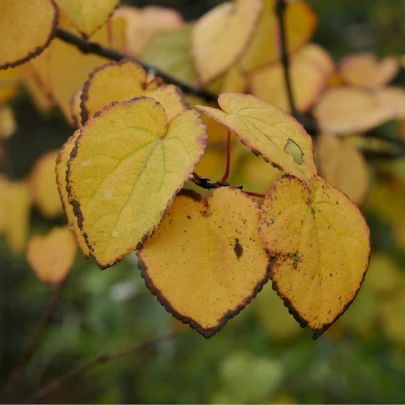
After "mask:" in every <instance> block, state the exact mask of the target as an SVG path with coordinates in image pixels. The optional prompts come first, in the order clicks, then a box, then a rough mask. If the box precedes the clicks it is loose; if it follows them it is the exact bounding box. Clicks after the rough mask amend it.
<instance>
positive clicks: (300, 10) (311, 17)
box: [241, 0, 318, 71]
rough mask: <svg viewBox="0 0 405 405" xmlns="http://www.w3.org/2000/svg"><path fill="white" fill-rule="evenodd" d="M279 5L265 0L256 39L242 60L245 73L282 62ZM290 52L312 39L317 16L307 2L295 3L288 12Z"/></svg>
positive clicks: (287, 28)
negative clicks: (277, 14) (276, 8)
mask: <svg viewBox="0 0 405 405" xmlns="http://www.w3.org/2000/svg"><path fill="white" fill-rule="evenodd" d="M275 7H276V2H275V1H274V0H264V10H263V13H262V16H261V19H260V21H259V23H258V26H257V28H256V31H255V34H254V37H253V40H252V42H251V43H250V45H249V47H248V48H247V50H246V52H245V53H244V55H243V57H242V59H241V65H242V67H243V69H244V70H246V71H249V70H252V69H255V68H258V67H263V66H265V65H268V64H270V63H273V62H275V61H277V60H279V59H280V56H281V48H280V46H281V41H280V27H279V23H278V19H277V16H276V14H275ZM284 18H285V26H286V31H287V32H286V37H287V49H288V51H289V52H293V51H295V50H297V49H299V48H300V47H301V46H303V45H304V44H305V43H306V42H308V41H309V40H310V38H311V37H312V35H313V33H314V31H315V28H316V26H317V22H318V21H317V17H316V15H315V14H314V12H313V11H312V9H311V7H310V6H309V4H308V3H306V2H305V1H294V2H290V4H288V5H287V7H286V10H285V16H284Z"/></svg>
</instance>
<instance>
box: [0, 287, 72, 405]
mask: <svg viewBox="0 0 405 405" xmlns="http://www.w3.org/2000/svg"><path fill="white" fill-rule="evenodd" d="M66 281H67V280H65V281H63V282H62V283H60V284H59V285H58V286H57V287H56V289H55V290H54V294H53V298H52V300H51V302H50V303H49V305H48V306H47V308H46V309H45V312H44V314H43V316H42V318H41V320H40V322H39V324H38V328H37V330H36V332H35V334H34V336H33V337H32V338H31V340H30V342H29V344H28V346H27V347H26V349H25V350H24V352H23V353H22V355H21V356H20V358H19V359H18V360H17V363H16V364H15V366H14V369H13V370H12V372H11V374H10V377H9V378H8V380H7V383H6V385H5V386H4V388H3V390H2V392H1V394H0V403H2V402H4V401H5V400H6V399H7V397H8V395H9V394H10V393H11V391H12V389H13V388H14V387H15V385H16V384H17V382H18V381H19V379H20V378H21V376H22V374H23V372H24V370H25V369H26V367H27V365H28V363H29V361H30V360H31V358H32V356H33V354H34V353H35V351H36V349H37V348H38V346H39V344H40V343H41V340H42V338H43V336H44V333H45V331H46V330H47V328H48V326H49V325H50V323H51V321H52V317H53V315H54V313H55V311H56V309H57V307H58V305H59V302H60V300H61V298H62V294H63V291H64V289H65V285H66Z"/></svg>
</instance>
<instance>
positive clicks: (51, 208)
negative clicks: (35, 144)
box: [29, 151, 62, 219]
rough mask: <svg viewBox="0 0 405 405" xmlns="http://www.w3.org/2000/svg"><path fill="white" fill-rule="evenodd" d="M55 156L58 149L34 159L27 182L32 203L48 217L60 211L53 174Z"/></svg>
mask: <svg viewBox="0 0 405 405" xmlns="http://www.w3.org/2000/svg"><path fill="white" fill-rule="evenodd" d="M57 156H58V151H50V152H47V153H45V154H43V155H42V156H41V157H40V158H39V159H38V160H37V161H36V163H35V166H34V167H33V169H32V172H31V176H30V182H29V183H30V189H31V192H32V197H33V202H34V204H35V205H36V206H37V208H38V209H39V211H40V212H41V214H42V215H43V216H44V217H46V218H49V219H52V218H55V217H57V216H58V215H60V214H61V213H62V205H61V202H60V196H59V193H58V188H57V185H56V175H55V165H56V158H57Z"/></svg>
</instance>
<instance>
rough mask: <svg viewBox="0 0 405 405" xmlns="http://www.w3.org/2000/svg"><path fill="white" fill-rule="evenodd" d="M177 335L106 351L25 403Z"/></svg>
mask: <svg viewBox="0 0 405 405" xmlns="http://www.w3.org/2000/svg"><path fill="white" fill-rule="evenodd" d="M176 335H177V332H172V333H168V334H165V335H162V336H157V337H154V338H151V339H148V340H144V341H143V342H141V343H138V344H136V345H135V346H130V347H127V348H125V349H120V350H117V351H116V352H112V353H105V354H102V355H100V356H98V357H96V358H95V359H93V360H91V361H89V362H88V363H86V364H83V365H82V366H80V367H78V368H76V369H74V370H72V371H69V372H67V373H66V374H63V375H61V376H60V377H57V378H55V379H54V380H52V381H51V382H50V383H49V384H46V385H45V386H44V387H42V388H40V389H39V390H38V391H37V392H35V393H34V394H33V395H31V396H30V397H29V398H28V399H27V400H26V401H24V403H31V404H34V403H37V402H39V401H41V400H42V399H43V398H45V397H47V396H48V395H50V394H51V393H52V392H54V391H56V390H57V389H59V388H60V387H62V386H63V385H65V384H67V383H69V382H71V381H72V380H74V379H75V378H77V377H80V376H81V375H83V374H86V373H87V372H88V371H89V370H91V369H93V368H94V367H97V366H101V365H102V364H104V363H107V362H108V361H110V360H114V359H118V358H119V357H124V356H127V355H128V354H131V353H134V352H137V351H141V350H143V349H146V348H147V347H149V346H153V345H155V344H156V343H158V342H159V341H162V340H168V339H171V338H173V337H175V336H176Z"/></svg>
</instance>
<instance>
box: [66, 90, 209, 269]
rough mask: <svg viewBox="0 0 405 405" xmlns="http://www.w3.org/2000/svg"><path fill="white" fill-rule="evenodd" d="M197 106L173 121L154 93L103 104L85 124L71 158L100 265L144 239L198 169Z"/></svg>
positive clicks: (81, 211) (79, 204) (72, 188)
mask: <svg viewBox="0 0 405 405" xmlns="http://www.w3.org/2000/svg"><path fill="white" fill-rule="evenodd" d="M206 139H207V137H206V133H205V125H204V124H203V122H202V120H201V119H200V118H199V117H198V115H197V113H196V112H195V111H186V112H184V113H180V114H179V115H177V116H176V117H175V118H173V119H172V120H171V121H170V122H168V120H167V116H166V113H165V111H164V109H163V107H162V106H161V105H160V104H159V103H158V102H156V101H155V100H154V99H151V98H147V97H141V98H138V99H134V100H131V101H123V102H117V103H114V104H111V105H109V106H108V107H105V108H104V109H103V110H102V111H101V113H100V114H99V115H97V117H95V118H92V119H90V120H89V121H87V123H86V125H85V126H84V127H83V128H82V129H81V130H80V135H79V137H78V138H77V140H76V145H75V147H74V148H73V150H72V153H71V159H70V161H69V163H68V177H67V181H68V186H67V187H68V193H69V200H70V203H71V204H72V205H73V208H74V213H75V215H76V216H77V218H78V225H79V227H80V228H81V232H82V235H83V236H84V237H85V240H86V242H87V245H88V246H89V248H90V251H91V254H92V255H93V256H94V257H95V258H96V260H97V262H98V264H99V266H100V267H101V268H105V267H109V266H112V265H113V264H114V263H115V262H116V261H118V260H121V259H122V258H123V257H124V256H125V255H127V254H128V253H130V252H131V251H132V250H134V249H135V248H136V246H137V245H138V244H139V243H140V242H141V241H142V240H145V239H146V238H147V237H148V236H149V235H150V233H151V232H152V231H153V230H154V229H155V228H156V226H157V225H158V224H159V223H160V221H161V219H162V216H163V214H164V212H165V210H166V209H167V208H168V207H169V206H170V205H171V203H172V201H173V199H174V197H175V195H176V194H177V192H178V191H179V190H180V189H181V187H182V186H183V184H184V183H185V181H187V180H188V178H189V176H190V174H191V173H192V172H193V169H194V166H195V165H196V164H197V163H198V161H199V160H200V158H201V156H202V154H203V151H204V149H205V144H206Z"/></svg>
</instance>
